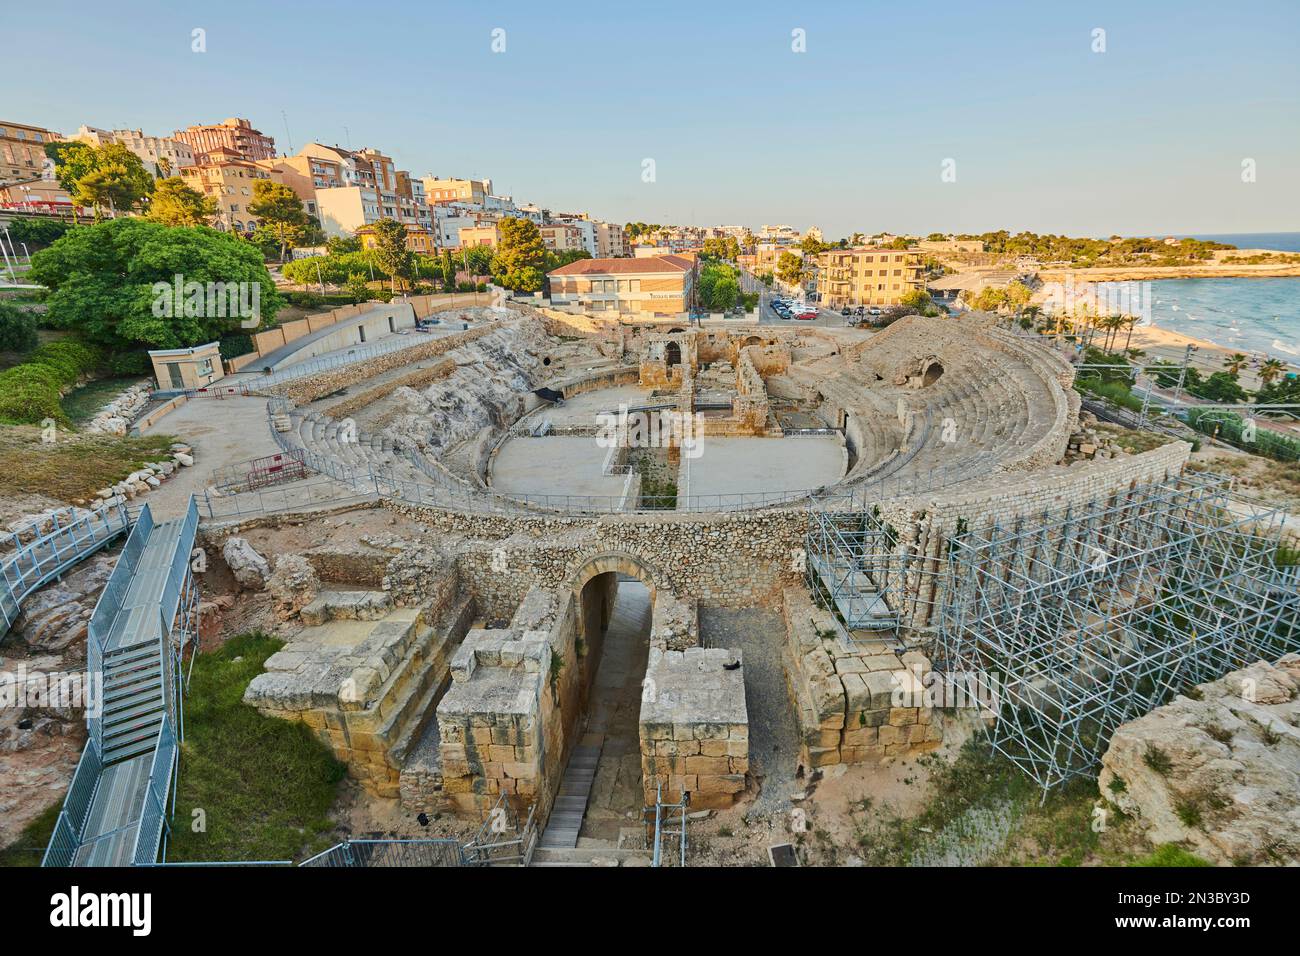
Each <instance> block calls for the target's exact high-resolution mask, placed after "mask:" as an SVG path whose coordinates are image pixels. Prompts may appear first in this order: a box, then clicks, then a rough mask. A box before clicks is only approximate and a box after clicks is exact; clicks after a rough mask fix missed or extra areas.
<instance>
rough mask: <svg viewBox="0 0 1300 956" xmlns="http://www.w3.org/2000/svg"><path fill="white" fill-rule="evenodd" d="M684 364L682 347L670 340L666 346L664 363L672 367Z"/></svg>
mask: <svg viewBox="0 0 1300 956" xmlns="http://www.w3.org/2000/svg"><path fill="white" fill-rule="evenodd" d="M681 364H682V347H681V346H680V345H678V344H677V343H676V342H669V343H668V344H667V345H666V346H665V347H664V365H666V366H667V367H669V368H672V367H673V366H674V365H681Z"/></svg>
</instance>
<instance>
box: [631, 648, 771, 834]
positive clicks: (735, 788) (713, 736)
mask: <svg viewBox="0 0 1300 956" xmlns="http://www.w3.org/2000/svg"><path fill="white" fill-rule="evenodd" d="M743 663H744V655H743V653H742V652H740V651H738V650H731V649H726V648H703V647H692V648H688V649H686V650H684V651H662V650H659V649H657V648H651V650H650V660H649V662H648V664H647V666H646V678H645V690H644V693H643V696H642V701H641V714H640V718H639V721H638V724H639V726H638V736H639V738H640V745H641V781H642V786H643V787H644V790H645V801H646V805H647V806H654V803H655V799H656V797H660V798H661V799H663V800H664V801H665V802H668V803H675V802H677V801H678V800H680V799H681V798H682V794H684V793H685V794H689V795H690V805H691V807H692V808H695V809H719V808H723V807H728V806H731V804H732V803H733V802H735V800H736V798H737V797H739V796H740V794H741V793H743V792H744V790H745V787H746V776H747V775H748V773H749V715H748V711H747V710H746V707H745V678H744V667H743V666H736V665H743Z"/></svg>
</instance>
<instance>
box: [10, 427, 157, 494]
mask: <svg viewBox="0 0 1300 956" xmlns="http://www.w3.org/2000/svg"><path fill="white" fill-rule="evenodd" d="M173 441H175V438H173V437H172V436H171V435H149V436H145V437H139V438H119V437H116V436H113V435H67V434H60V435H59V436H58V441H55V442H44V441H42V440H41V431H40V429H38V428H32V427H13V428H0V494H39V495H48V496H49V497H51V498H58V499H59V500H61V501H72V500H73V499H76V498H90V497H92V496H93V495H94V494H95V492H97V491H99V490H100V489H101V488H104V487H106V486H108V485H111V484H113V483H114V482H117V481H120V480H121V479H123V478H125V477H126V476H127V475H129V474H130V473H131V472H133V471H135V470H136V469H138V468H140V467H141V466H142V465H144V464H145V463H147V462H150V461H158V460H159V459H160V458H164V457H167V455H168V454H169V452H170V449H171V445H172V442H173Z"/></svg>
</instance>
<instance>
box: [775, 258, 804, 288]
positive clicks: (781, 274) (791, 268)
mask: <svg viewBox="0 0 1300 956" xmlns="http://www.w3.org/2000/svg"><path fill="white" fill-rule="evenodd" d="M804 276H805V273H804V267H803V260H802V259H800V258H799V257H798V256H797V255H795V254H794V253H793V252H783V253H781V255H780V257H779V258H778V259H777V260H776V277H777V278H778V279H780V280H781V281H782V282H784V283H785V284H786V285H802V284H803V280H804Z"/></svg>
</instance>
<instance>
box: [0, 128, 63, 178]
mask: <svg viewBox="0 0 1300 956" xmlns="http://www.w3.org/2000/svg"><path fill="white" fill-rule="evenodd" d="M60 139H62V137H61V136H59V134H58V133H54V132H51V131H50V130H48V129H46V128H45V127H43V126H29V125H28V124H26V123H13V122H10V121H9V120H0V186H4V185H6V184H7V183H22V182H27V181H28V180H32V179H40V178H41V169H42V168H43V167H44V165H45V144H46V143H54V142H58V141H59V140H60Z"/></svg>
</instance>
